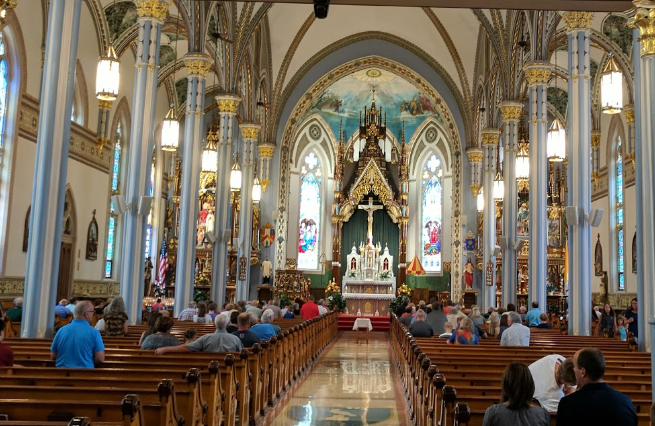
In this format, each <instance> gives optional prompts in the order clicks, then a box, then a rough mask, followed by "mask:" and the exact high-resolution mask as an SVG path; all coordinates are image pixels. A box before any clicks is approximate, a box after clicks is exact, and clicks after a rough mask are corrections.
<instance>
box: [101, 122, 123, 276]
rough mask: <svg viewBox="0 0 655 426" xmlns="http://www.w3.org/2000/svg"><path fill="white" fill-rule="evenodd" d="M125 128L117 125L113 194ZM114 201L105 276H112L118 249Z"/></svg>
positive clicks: (118, 178)
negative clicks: (115, 252) (115, 254)
mask: <svg viewBox="0 0 655 426" xmlns="http://www.w3.org/2000/svg"><path fill="white" fill-rule="evenodd" d="M122 140H123V130H122V129H121V123H120V122H119V123H118V125H117V126H116V143H115V144H114V159H113V162H112V168H111V195H116V194H118V188H119V185H120V179H121V141H122ZM117 218H118V216H117V215H116V212H115V211H114V203H110V204H109V224H108V225H107V250H106V256H105V278H111V276H112V273H113V270H114V250H115V249H116V220H117Z"/></svg>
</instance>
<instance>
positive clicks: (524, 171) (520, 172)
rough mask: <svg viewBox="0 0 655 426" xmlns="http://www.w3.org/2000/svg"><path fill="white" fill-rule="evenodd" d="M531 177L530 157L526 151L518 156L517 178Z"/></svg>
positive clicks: (525, 178) (526, 178)
mask: <svg viewBox="0 0 655 426" xmlns="http://www.w3.org/2000/svg"><path fill="white" fill-rule="evenodd" d="M529 177H530V158H529V157H528V154H527V153H526V152H519V155H517V156H516V180H528V179H529Z"/></svg>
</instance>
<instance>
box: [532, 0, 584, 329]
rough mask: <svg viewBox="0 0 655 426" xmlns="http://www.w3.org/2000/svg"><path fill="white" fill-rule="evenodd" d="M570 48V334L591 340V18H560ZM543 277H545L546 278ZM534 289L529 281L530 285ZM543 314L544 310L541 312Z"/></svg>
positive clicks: (574, 15)
mask: <svg viewBox="0 0 655 426" xmlns="http://www.w3.org/2000/svg"><path fill="white" fill-rule="evenodd" d="M563 18H564V22H565V24H566V31H567V33H568V37H569V40H568V43H569V50H568V53H569V55H568V56H569V61H568V62H569V80H568V83H569V90H568V92H569V107H568V119H567V122H568V123H567V125H568V140H569V141H571V142H572V143H568V144H567V146H566V148H567V151H568V152H567V154H568V155H567V157H568V167H569V173H568V174H569V185H568V195H569V199H568V202H567V203H566V204H567V206H574V207H577V208H578V222H577V223H570V222H569V223H568V226H569V236H568V239H567V241H568V244H569V248H568V250H569V259H575V261H573V262H569V270H568V271H567V272H568V275H569V282H570V283H571V284H570V285H569V294H568V298H569V307H570V309H569V334H573V335H576V336H588V335H590V334H591V319H590V318H589V312H591V280H592V277H593V275H592V270H591V269H592V259H591V225H590V224H589V220H587V217H588V215H589V213H590V211H591V179H590V176H591V163H590V161H589V159H590V158H591V113H590V111H591V89H590V84H591V76H590V73H589V67H590V65H589V55H590V51H591V49H590V46H589V41H590V28H591V23H592V21H593V18H594V14H593V13H592V12H566V13H564V15H563ZM544 276H545V275H544ZM530 282H531V283H532V281H530ZM542 309H543V308H542Z"/></svg>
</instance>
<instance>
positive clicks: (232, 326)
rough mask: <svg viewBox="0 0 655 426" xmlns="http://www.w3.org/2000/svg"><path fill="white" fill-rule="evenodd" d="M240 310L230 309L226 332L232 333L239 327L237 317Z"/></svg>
mask: <svg viewBox="0 0 655 426" xmlns="http://www.w3.org/2000/svg"><path fill="white" fill-rule="evenodd" d="M240 314H241V312H240V311H239V310H238V309H233V310H231V311H230V323H229V324H228V325H227V328H226V330H227V332H228V333H230V334H234V332H235V331H237V330H238V329H239V323H238V318H239V315H240Z"/></svg>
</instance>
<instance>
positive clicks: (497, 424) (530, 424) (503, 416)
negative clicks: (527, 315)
mask: <svg viewBox="0 0 655 426" xmlns="http://www.w3.org/2000/svg"><path fill="white" fill-rule="evenodd" d="M517 315H518V314H517ZM519 318H520V317H519ZM534 389H535V386H534V380H533V379H532V374H530V370H529V369H528V367H527V366H526V365H525V364H523V363H521V362H518V361H512V362H510V363H509V365H508V366H507V368H506V369H505V374H503V383H502V390H501V394H500V404H494V405H492V406H491V407H489V408H487V411H486V412H485V413H484V420H483V421H482V426H506V425H512V426H549V425H550V414H548V411H546V410H544V409H543V408H541V407H538V406H535V405H531V401H532V395H533V394H534Z"/></svg>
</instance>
